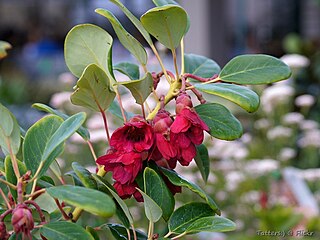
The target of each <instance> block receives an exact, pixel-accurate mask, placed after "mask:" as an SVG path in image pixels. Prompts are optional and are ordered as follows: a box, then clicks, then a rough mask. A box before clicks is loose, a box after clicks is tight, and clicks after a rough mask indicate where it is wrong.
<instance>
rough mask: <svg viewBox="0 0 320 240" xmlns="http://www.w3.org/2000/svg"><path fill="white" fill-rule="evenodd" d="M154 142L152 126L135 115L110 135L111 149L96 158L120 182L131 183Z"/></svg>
mask: <svg viewBox="0 0 320 240" xmlns="http://www.w3.org/2000/svg"><path fill="white" fill-rule="evenodd" d="M153 143H154V134H153V128H152V127H151V125H150V124H148V123H147V122H146V121H145V120H144V119H143V118H142V117H139V116H136V117H134V118H132V119H131V120H130V121H129V122H128V123H125V125H124V126H123V127H121V128H118V129H117V130H116V131H115V132H114V133H113V134H112V136H111V139H110V146H111V149H110V150H109V151H108V152H107V154H106V155H104V156H101V157H99V158H98V159H97V163H98V164H100V165H104V169H105V170H106V171H107V172H108V171H111V172H113V178H114V179H115V180H116V181H118V182H119V183H121V184H127V183H132V182H133V181H134V180H135V178H136V176H137V175H138V173H139V171H140V170H141V168H142V162H143V161H144V160H146V159H147V158H148V154H149V150H150V149H151V147H152V146H153Z"/></svg>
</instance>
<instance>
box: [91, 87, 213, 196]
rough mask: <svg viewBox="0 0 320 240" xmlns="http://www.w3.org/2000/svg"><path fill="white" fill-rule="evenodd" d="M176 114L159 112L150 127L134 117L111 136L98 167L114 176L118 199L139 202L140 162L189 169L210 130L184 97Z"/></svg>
mask: <svg viewBox="0 0 320 240" xmlns="http://www.w3.org/2000/svg"><path fill="white" fill-rule="evenodd" d="M176 113H177V115H176V118H175V119H173V118H172V117H171V116H170V113H169V112H167V111H166V110H164V109H161V110H159V112H158V113H157V115H156V116H155V118H154V120H153V121H152V122H151V124H150V123H148V122H147V121H146V120H145V119H143V118H142V117H139V116H136V117H134V118H132V119H131V120H130V121H129V122H127V123H125V125H124V126H123V127H121V128H118V129H117V130H116V131H115V132H114V133H113V134H112V136H111V139H110V146H111V149H110V150H108V152H107V154H106V155H104V156H101V157H99V158H98V159H97V163H98V164H100V165H104V169H105V170H106V171H107V172H108V171H111V172H113V178H114V179H115V181H116V182H115V183H114V187H115V189H116V190H117V192H118V194H119V196H120V197H122V198H129V197H131V196H132V195H134V197H135V198H136V199H137V200H138V201H142V196H141V194H140V193H139V192H138V191H137V190H136V187H137V184H136V182H135V179H136V177H137V175H138V173H139V172H140V171H141V170H142V168H143V161H145V160H149V159H152V160H154V161H155V162H156V163H157V164H158V165H160V166H164V167H167V168H171V169H173V168H175V166H176V164H177V161H179V162H180V164H181V165H183V166H188V165H189V163H190V162H191V161H192V159H193V158H194V157H195V155H196V147H195V145H198V144H201V143H202V141H203V138H204V133H203V131H209V128H208V126H207V125H206V124H205V123H204V122H203V121H202V120H201V119H200V117H199V116H198V114H197V113H196V111H195V110H194V109H193V108H192V102H191V99H190V97H189V96H188V95H187V94H186V93H181V94H180V95H179V96H178V97H177V99H176ZM166 183H167V186H168V187H169V189H170V190H171V191H172V192H173V193H176V192H180V191H181V188H180V187H176V186H173V185H172V184H170V183H169V181H167V180H166Z"/></svg>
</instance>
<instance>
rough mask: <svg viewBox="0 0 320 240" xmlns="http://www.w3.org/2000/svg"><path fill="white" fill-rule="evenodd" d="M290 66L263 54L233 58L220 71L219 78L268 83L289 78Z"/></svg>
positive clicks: (234, 81)
mask: <svg viewBox="0 0 320 240" xmlns="http://www.w3.org/2000/svg"><path fill="white" fill-rule="evenodd" d="M290 75H291V70H290V68H289V67H288V66H287V65H286V64H285V63H283V62H282V61H281V60H279V59H277V58H275V57H272V56H269V55H263V54H248V55H241V56H237V57H235V58H233V59H232V60H231V61H230V62H228V63H227V64H226V65H225V66H224V68H223V69H222V71H221V72H220V75H219V79H221V80H222V81H224V82H231V83H237V84H268V83H273V82H278V81H281V80H284V79H287V78H289V77H290Z"/></svg>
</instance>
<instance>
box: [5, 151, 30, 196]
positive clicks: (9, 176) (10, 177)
mask: <svg viewBox="0 0 320 240" xmlns="http://www.w3.org/2000/svg"><path fill="white" fill-rule="evenodd" d="M16 161H17V163H18V169H19V172H20V175H21V176H22V175H24V174H25V173H26V172H27V168H26V166H25V165H24V163H23V162H21V161H20V160H19V159H16ZM4 170H5V176H6V180H7V181H8V182H9V183H12V184H13V185H16V184H17V177H16V174H15V172H14V170H13V166H12V161H11V157H10V156H7V157H6V158H5V160H4ZM10 192H11V193H12V196H13V197H14V198H15V199H16V197H17V191H16V190H14V189H12V188H10Z"/></svg>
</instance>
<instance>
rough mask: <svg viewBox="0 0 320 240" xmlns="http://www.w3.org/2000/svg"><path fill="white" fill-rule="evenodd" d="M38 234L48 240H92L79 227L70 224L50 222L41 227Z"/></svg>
mask: <svg viewBox="0 0 320 240" xmlns="http://www.w3.org/2000/svg"><path fill="white" fill-rule="evenodd" d="M40 233H41V234H42V235H43V236H44V237H45V238H46V239H48V240H57V239H63V240H94V238H93V237H92V235H91V234H90V233H88V232H87V231H86V230H85V229H84V228H82V227H81V226H80V225H77V224H75V223H71V222H65V221H63V222H51V223H48V224H45V225H43V226H42V227H41V229H40Z"/></svg>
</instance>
